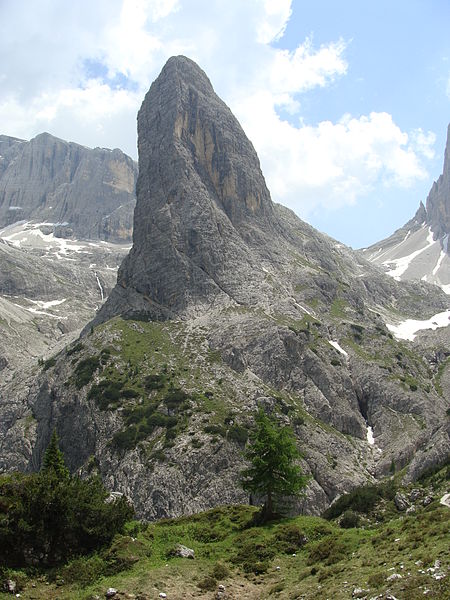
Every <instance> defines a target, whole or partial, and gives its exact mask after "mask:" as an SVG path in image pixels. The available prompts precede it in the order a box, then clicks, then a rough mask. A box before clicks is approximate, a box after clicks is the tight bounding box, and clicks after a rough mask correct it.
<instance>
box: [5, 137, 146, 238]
mask: <svg viewBox="0 0 450 600" xmlns="http://www.w3.org/2000/svg"><path fill="white" fill-rule="evenodd" d="M0 154H1V157H0V228H1V227H5V226H8V225H11V224H12V223H14V222H17V221H23V220H32V221H34V222H35V223H36V222H40V223H42V222H45V223H46V224H47V227H50V226H51V227H53V231H54V232H55V234H56V235H59V236H60V237H80V238H82V239H104V240H110V241H116V242H125V241H128V240H129V239H130V238H131V221H132V212H133V209H134V203H135V195H134V189H135V181H136V178H137V166H136V164H135V163H134V161H133V160H132V159H131V158H130V157H128V156H126V155H125V154H124V153H123V152H122V151H121V150H118V149H115V150H108V149H103V148H95V149H91V148H87V147H85V146H82V145H80V144H75V143H74V142H66V141H65V140H62V139H60V138H57V137H54V136H52V135H51V134H49V133H46V132H44V133H41V134H39V135H37V136H36V137H34V138H33V139H32V140H30V141H25V140H20V139H18V138H11V137H8V136H0Z"/></svg>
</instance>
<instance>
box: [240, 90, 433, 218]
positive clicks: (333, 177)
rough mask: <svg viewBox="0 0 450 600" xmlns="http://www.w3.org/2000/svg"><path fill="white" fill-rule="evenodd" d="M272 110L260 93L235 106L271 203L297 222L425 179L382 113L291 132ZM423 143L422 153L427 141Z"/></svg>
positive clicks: (268, 96) (413, 154) (267, 95)
mask: <svg viewBox="0 0 450 600" xmlns="http://www.w3.org/2000/svg"><path fill="white" fill-rule="evenodd" d="M275 105H276V100H275V99H274V98H273V96H272V95H271V94H270V93H268V92H261V93H258V94H255V95H254V96H253V97H249V98H248V99H247V102H246V103H241V105H240V110H239V112H240V116H241V119H242V121H243V122H244V123H246V129H247V132H248V134H249V136H250V138H251V139H252V140H253V142H254V144H255V147H256V149H257V150H258V153H259V156H260V159H261V163H262V168H263V172H264V173H265V176H266V179H267V182H268V185H269V188H270V189H271V190H272V196H273V199H274V200H276V201H278V202H281V203H282V204H286V205H287V206H289V207H290V208H292V209H293V210H295V211H296V212H297V213H298V214H300V215H301V216H307V215H309V214H311V213H312V212H313V211H315V210H317V209H319V208H320V209H326V210H335V209H337V208H339V207H341V206H344V205H347V204H353V203H355V202H356V200H357V199H358V198H360V197H363V196H364V195H366V194H367V193H368V192H370V191H371V189H372V188H373V187H374V186H375V184H380V183H381V184H382V185H385V186H392V185H397V186H400V187H408V186H409V185H411V184H412V183H413V182H414V181H416V180H417V179H421V178H424V177H426V171H425V169H424V168H423V166H422V165H421V162H420V160H419V158H418V156H417V154H416V152H415V151H414V149H413V145H414V144H412V142H411V141H410V140H409V138H408V135H407V134H406V133H404V132H402V131H401V130H400V128H399V127H398V126H397V125H395V123H394V122H393V120H392V117H391V115H389V114H387V113H371V114H370V115H369V116H362V117H359V118H352V117H351V116H349V115H345V116H344V117H343V118H342V119H341V120H340V121H339V122H338V123H331V122H330V121H323V122H321V123H319V125H317V126H306V125H300V126H298V127H295V126H294V125H292V124H290V123H289V122H287V121H285V120H282V119H281V118H280V116H279V115H278V114H277V112H276V110H275ZM261 123H264V128H262V127H261ZM419 137H420V136H419ZM425 141H426V143H425V142H424V143H425V149H426V150H427V151H428V143H429V142H430V141H431V136H430V137H427V138H425Z"/></svg>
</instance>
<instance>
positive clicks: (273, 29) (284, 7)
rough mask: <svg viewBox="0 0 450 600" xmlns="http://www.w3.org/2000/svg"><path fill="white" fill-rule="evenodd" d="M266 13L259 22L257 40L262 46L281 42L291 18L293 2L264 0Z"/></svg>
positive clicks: (288, 0) (289, 0)
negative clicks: (277, 41)
mask: <svg viewBox="0 0 450 600" xmlns="http://www.w3.org/2000/svg"><path fill="white" fill-rule="evenodd" d="M262 5H263V9H264V12H263V13H262V14H261V16H260V18H259V19H258V22H257V30H256V39H257V41H258V42H259V43H261V44H270V42H273V41H275V40H279V39H280V38H281V37H282V36H283V33H284V31H285V29H286V25H287V22H288V21H289V17H290V16H291V13H292V9H291V0H264V1H263V3H262Z"/></svg>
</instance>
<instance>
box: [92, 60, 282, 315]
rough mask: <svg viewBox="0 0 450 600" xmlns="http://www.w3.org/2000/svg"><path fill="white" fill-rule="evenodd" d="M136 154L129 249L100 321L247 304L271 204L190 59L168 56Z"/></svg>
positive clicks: (236, 131)
mask: <svg viewBox="0 0 450 600" xmlns="http://www.w3.org/2000/svg"><path fill="white" fill-rule="evenodd" d="M138 149H139V178H138V182H137V198H138V200H137V206H136V210H135V217H134V234H133V242H134V243H133V249H132V251H131V253H130V255H129V257H128V259H127V260H126V261H125V263H124V264H123V266H122V268H121V270H120V272H119V275H118V287H117V289H116V290H115V293H114V294H113V296H112V298H111V300H110V302H109V303H108V306H107V307H105V309H104V311H103V313H102V315H101V316H100V318H101V319H103V318H104V317H105V316H106V318H108V317H109V316H111V315H112V314H117V313H123V312H128V313H136V312H145V313H149V314H151V315H152V316H158V317H161V316H162V317H171V316H174V315H180V314H186V313H187V312H189V311H191V312H192V310H194V311H195V310H199V309H201V307H205V306H210V305H211V303H217V302H220V303H230V302H231V303H236V302H237V303H238V304H239V303H254V302H255V301H256V298H257V297H258V296H260V294H261V289H260V288H261V285H263V280H264V277H263V273H262V271H261V268H260V260H261V256H260V253H261V250H262V249H263V241H262V240H263V239H264V238H267V236H272V235H273V232H274V230H275V229H276V227H277V219H276V218H275V214H274V206H273V204H272V201H271V199H270V194H269V191H268V189H267V186H266V183H265V181H264V177H263V175H262V173H261V169H260V164H259V160H258V157H257V155H256V152H255V150H254V148H253V146H252V144H251V143H250V141H249V140H248V139H247V137H246V135H245V133H244V131H243V130H242V128H241V126H240V125H239V123H238V121H237V119H236V118H235V117H234V116H233V115H232V113H231V111H230V110H229V108H228V107H227V106H226V105H225V104H224V102H223V101H222V100H221V99H220V98H219V97H218V96H217V95H216V94H215V92H214V90H213V88H212V86H211V83H210V82H209V79H208V78H207V76H206V75H205V73H204V72H203V71H202V70H201V69H200V68H199V67H198V66H197V65H196V64H195V63H194V62H193V61H192V60H190V59H188V58H186V57H184V56H178V57H173V58H171V59H169V61H168V62H167V63H166V65H165V66H164V68H163V69H162V71H161V74H160V75H159V77H158V78H157V79H156V81H155V82H154V83H153V84H152V86H151V88H150V90H149V92H148V93H147V95H146V97H145V99H144V102H143V104H142V106H141V109H140V111H139V114H138ZM243 281H245V282H246V286H242V283H243ZM244 288H245V289H244Z"/></svg>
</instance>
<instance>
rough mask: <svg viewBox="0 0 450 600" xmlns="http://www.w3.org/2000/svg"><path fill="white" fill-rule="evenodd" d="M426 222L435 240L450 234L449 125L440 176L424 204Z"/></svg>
mask: <svg viewBox="0 0 450 600" xmlns="http://www.w3.org/2000/svg"><path fill="white" fill-rule="evenodd" d="M426 211H427V222H428V223H429V225H430V227H431V230H432V232H433V233H434V236H435V238H441V237H443V236H445V235H447V234H449V233H450V125H449V126H448V129H447V144H446V146H445V154H444V168H443V170H442V175H441V176H440V177H439V179H438V180H437V181H435V182H434V183H433V186H432V188H431V190H430V193H429V194H428V197H427V202H426Z"/></svg>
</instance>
